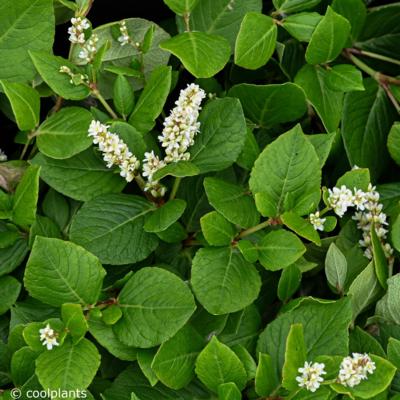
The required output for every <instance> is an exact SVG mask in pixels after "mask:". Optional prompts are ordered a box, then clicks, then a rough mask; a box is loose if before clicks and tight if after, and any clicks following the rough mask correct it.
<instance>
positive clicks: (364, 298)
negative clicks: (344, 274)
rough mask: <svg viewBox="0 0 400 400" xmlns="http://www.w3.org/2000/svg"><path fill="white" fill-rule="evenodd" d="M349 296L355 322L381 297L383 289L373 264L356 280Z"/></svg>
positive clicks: (350, 288) (349, 291) (351, 286)
mask: <svg viewBox="0 0 400 400" xmlns="http://www.w3.org/2000/svg"><path fill="white" fill-rule="evenodd" d="M347 294H348V295H351V304H352V308H353V320H355V319H356V318H357V316H358V315H359V314H360V313H361V312H362V311H364V310H365V309H366V308H367V307H368V306H370V305H371V304H372V303H374V302H375V301H376V300H377V299H378V298H379V297H380V295H381V294H382V288H381V286H380V285H379V282H378V279H377V278H376V274H375V269H374V264H373V263H372V262H371V263H369V264H368V265H367V267H366V268H365V269H364V270H363V271H362V272H361V273H360V274H359V275H358V276H357V277H356V278H355V279H354V281H353V282H352V284H351V285H350V287H349V290H348V292H347Z"/></svg>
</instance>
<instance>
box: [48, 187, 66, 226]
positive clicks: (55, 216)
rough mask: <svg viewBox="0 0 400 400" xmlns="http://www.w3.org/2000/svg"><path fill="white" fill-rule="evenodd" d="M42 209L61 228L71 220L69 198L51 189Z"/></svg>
mask: <svg viewBox="0 0 400 400" xmlns="http://www.w3.org/2000/svg"><path fill="white" fill-rule="evenodd" d="M42 210H43V213H44V215H46V216H47V217H48V218H50V219H51V220H52V221H54V222H55V223H56V224H57V225H58V227H59V228H60V229H64V228H65V226H66V225H67V223H68V221H69V214H70V209H69V204H68V201H67V199H66V198H65V197H64V196H62V195H61V194H59V193H58V192H56V191H55V190H53V189H50V190H49V191H48V192H47V193H46V196H45V197H44V199H43V202H42Z"/></svg>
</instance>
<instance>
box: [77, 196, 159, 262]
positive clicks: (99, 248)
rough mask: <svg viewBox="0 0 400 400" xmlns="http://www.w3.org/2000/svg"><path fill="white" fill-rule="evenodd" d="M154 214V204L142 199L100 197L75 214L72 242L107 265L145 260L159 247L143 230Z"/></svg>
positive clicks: (152, 236)
mask: <svg viewBox="0 0 400 400" xmlns="http://www.w3.org/2000/svg"><path fill="white" fill-rule="evenodd" d="M152 210H153V206H152V204H151V203H149V202H148V201H147V200H145V199H143V198H141V197H139V196H131V195H126V194H118V195H117V194H108V195H104V196H101V197H97V198H96V199H94V200H91V201H88V202H86V203H85V204H84V205H83V206H82V207H81V209H80V210H79V211H78V212H77V213H76V214H75V216H74V218H73V219H72V222H71V228H70V238H71V240H72V241H73V242H75V243H77V244H79V245H81V246H83V247H84V248H85V249H87V250H89V251H90V252H92V253H93V254H95V255H96V256H97V257H99V259H100V261H101V262H102V263H105V264H111V265H123V264H129V263H135V262H138V261H141V260H144V259H145V258H146V257H147V256H149V255H150V253H151V252H152V251H153V250H154V249H155V248H156V247H157V244H158V240H157V237H156V236H155V235H153V234H151V233H147V232H145V231H144V230H143V226H144V221H145V217H146V215H147V214H148V213H150V212H151V211H152ZM132 242H133V243H135V245H134V246H132V245H131V244H132Z"/></svg>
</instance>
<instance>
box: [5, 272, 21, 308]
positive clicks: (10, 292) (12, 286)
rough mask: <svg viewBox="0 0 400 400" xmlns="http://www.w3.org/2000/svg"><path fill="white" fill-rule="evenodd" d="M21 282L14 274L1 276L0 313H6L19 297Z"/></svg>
mask: <svg viewBox="0 0 400 400" xmlns="http://www.w3.org/2000/svg"><path fill="white" fill-rule="evenodd" d="M20 291H21V284H20V283H19V282H18V281H17V280H16V279H15V278H14V277H12V276H10V275H7V276H2V277H1V278H0V315H3V314H5V313H6V312H7V311H8V310H9V309H10V308H11V306H12V305H14V304H15V302H16V301H17V299H18V296H19V293H20Z"/></svg>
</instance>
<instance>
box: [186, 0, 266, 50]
mask: <svg viewBox="0 0 400 400" xmlns="http://www.w3.org/2000/svg"><path fill="white" fill-rule="evenodd" d="M261 9H262V1H261V0H235V3H234V4H233V3H231V0H201V1H199V2H198V3H197V5H196V7H195V8H194V10H193V11H192V13H191V15H190V27H191V29H192V30H195V31H202V32H207V33H211V34H214V35H221V36H223V37H224V38H225V39H227V40H228V42H229V44H230V45H231V47H232V48H233V46H234V45H235V39H236V36H237V34H238V32H239V28H240V23H241V22H242V20H243V18H244V16H245V15H246V13H248V12H250V11H255V12H261Z"/></svg>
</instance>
